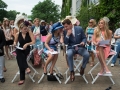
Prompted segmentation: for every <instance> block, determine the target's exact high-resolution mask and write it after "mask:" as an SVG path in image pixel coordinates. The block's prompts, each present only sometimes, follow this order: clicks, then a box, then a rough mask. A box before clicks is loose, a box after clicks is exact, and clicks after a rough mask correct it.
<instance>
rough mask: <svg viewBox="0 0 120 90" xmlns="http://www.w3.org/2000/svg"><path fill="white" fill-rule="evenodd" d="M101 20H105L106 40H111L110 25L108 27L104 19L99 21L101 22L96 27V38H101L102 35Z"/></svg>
mask: <svg viewBox="0 0 120 90" xmlns="http://www.w3.org/2000/svg"><path fill="white" fill-rule="evenodd" d="M101 20H103V21H104V30H105V34H104V38H105V39H108V38H109V36H110V32H109V25H108V22H107V21H106V20H105V19H104V18H101V19H100V20H99V22H98V25H97V27H96V32H95V33H96V34H95V35H96V37H95V38H98V37H100V35H101V30H100V27H99V23H100V21H101Z"/></svg>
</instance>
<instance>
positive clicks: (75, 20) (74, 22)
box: [64, 16, 77, 25]
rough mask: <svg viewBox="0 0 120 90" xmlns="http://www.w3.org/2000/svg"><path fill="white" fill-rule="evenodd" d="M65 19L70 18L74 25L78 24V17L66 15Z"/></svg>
mask: <svg viewBox="0 0 120 90" xmlns="http://www.w3.org/2000/svg"><path fill="white" fill-rule="evenodd" d="M65 19H69V20H70V21H71V23H72V24H73V25H74V24H76V22H77V18H75V17H72V16H66V18H65ZM65 19H64V20H65Z"/></svg>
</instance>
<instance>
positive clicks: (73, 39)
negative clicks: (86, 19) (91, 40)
mask: <svg viewBox="0 0 120 90" xmlns="http://www.w3.org/2000/svg"><path fill="white" fill-rule="evenodd" d="M74 30H75V31H74V32H75V36H73V35H72V34H71V35H70V36H69V38H67V37H66V34H67V30H64V43H65V44H66V45H68V49H70V48H72V46H73V45H75V44H80V43H81V42H84V43H85V44H86V42H87V38H86V35H85V33H84V31H83V29H82V27H80V26H74Z"/></svg>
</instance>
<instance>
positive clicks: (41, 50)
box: [38, 45, 62, 84]
mask: <svg viewBox="0 0 120 90" xmlns="http://www.w3.org/2000/svg"><path fill="white" fill-rule="evenodd" d="M38 47H39V46H38ZM58 53H60V45H58ZM38 54H39V55H41V57H42V59H43V61H44V62H46V60H47V55H46V54H45V53H44V52H43V47H42V48H41V49H40V48H39V51H38ZM51 64H52V62H51V63H49V64H48V66H47V72H49V69H50V66H51ZM54 68H55V70H56V72H58V73H59V74H61V75H62V73H61V72H60V71H59V70H58V68H57V67H56V66H54ZM56 72H54V73H53V75H54V76H55V77H56V79H57V81H58V82H59V83H60V84H61V83H62V82H61V80H60V78H59V77H58V76H57V74H56ZM47 75H50V73H47ZM44 77H45V74H44V72H43V73H42V76H41V78H40V79H39V80H38V83H40V82H41V81H42V80H43V79H44Z"/></svg>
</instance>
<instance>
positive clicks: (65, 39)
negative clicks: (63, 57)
mask: <svg viewBox="0 0 120 90" xmlns="http://www.w3.org/2000/svg"><path fill="white" fill-rule="evenodd" d="M66 33H67V32H66V31H64V32H63V34H64V43H65V44H66V45H68V44H69V37H68V36H66Z"/></svg>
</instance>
